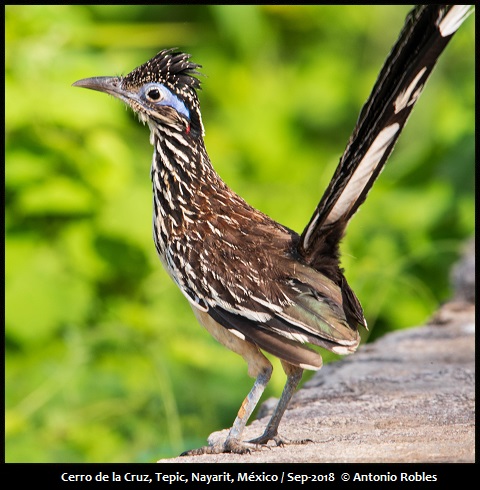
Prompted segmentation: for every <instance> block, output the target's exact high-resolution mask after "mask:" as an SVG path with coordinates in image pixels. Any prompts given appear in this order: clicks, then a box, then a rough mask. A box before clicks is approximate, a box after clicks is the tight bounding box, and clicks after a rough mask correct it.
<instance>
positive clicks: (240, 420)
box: [223, 367, 272, 454]
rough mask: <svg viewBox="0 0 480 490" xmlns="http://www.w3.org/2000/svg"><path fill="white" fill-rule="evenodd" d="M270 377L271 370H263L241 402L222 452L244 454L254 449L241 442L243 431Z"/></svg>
mask: <svg viewBox="0 0 480 490" xmlns="http://www.w3.org/2000/svg"><path fill="white" fill-rule="evenodd" d="M271 375H272V368H271V367H270V368H269V369H265V370H263V371H262V372H261V373H260V374H259V375H258V376H257V379H256V380H255V383H254V384H253V387H252V389H251V390H250V393H249V394H248V395H247V396H246V397H245V400H243V402H242V405H241V407H240V409H239V411H238V414H237V418H236V419H235V422H233V425H232V428H231V429H230V432H229V434H228V437H227V439H226V440H225V443H224V445H223V447H224V450H225V451H227V452H232V453H240V454H243V453H246V452H250V450H251V449H256V445H255V444H250V443H245V442H242V441H241V439H240V438H241V437H242V433H243V429H245V425H246V424H247V422H248V419H249V418H250V416H251V415H252V412H253V410H254V409H255V407H256V406H257V404H258V401H259V400H260V397H261V396H262V394H263V392H264V391H265V387H266V386H267V384H268V382H269V381H270V377H271Z"/></svg>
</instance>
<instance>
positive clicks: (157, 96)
mask: <svg viewBox="0 0 480 490" xmlns="http://www.w3.org/2000/svg"><path fill="white" fill-rule="evenodd" d="M146 95H147V98H148V99H149V100H151V101H152V102H158V101H159V100H162V99H163V97H162V92H161V91H160V90H159V89H158V88H156V87H152V88H150V89H149V90H148V92H147V94H146Z"/></svg>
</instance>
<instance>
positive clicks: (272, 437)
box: [248, 431, 313, 447]
mask: <svg viewBox="0 0 480 490" xmlns="http://www.w3.org/2000/svg"><path fill="white" fill-rule="evenodd" d="M268 441H273V442H274V443H275V444H276V445H277V446H280V447H283V446H289V445H293V444H308V443H310V442H313V441H312V440H311V439H287V438H286V437H282V436H279V435H278V434H270V433H269V432H268V431H265V432H264V433H263V435H261V436H260V437H257V438H256V439H252V440H251V441H248V442H249V443H250V444H256V445H260V446H264V447H265V446H267V444H268ZM267 447H268V446H267Z"/></svg>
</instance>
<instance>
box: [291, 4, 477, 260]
mask: <svg viewBox="0 0 480 490" xmlns="http://www.w3.org/2000/svg"><path fill="white" fill-rule="evenodd" d="M471 12H472V8H471V6H469V5H454V6H452V5H450V6H449V5H420V6H417V7H416V8H414V9H413V10H412V11H411V12H410V13H409V14H408V16H407V18H406V20H405V26H404V28H403V30H402V32H401V33H400V37H399V39H398V41H397V42H396V44H395V46H394V47H393V49H392V51H391V53H390V54H389V56H388V58H387V60H386V62H385V64H384V66H383V68H382V70H381V72H380V75H379V77H378V79H377V82H376V83H375V86H374V87H373V90H372V93H371V94H370V97H369V99H368V100H367V102H366V104H365V105H364V106H363V108H362V111H361V113H360V116H359V118H358V121H357V124H356V126H355V129H354V130H353V133H352V135H351V137H350V140H349V142H348V144H347V147H346V149H345V152H344V153H343V155H342V157H341V159H340V163H339V164H338V167H337V169H336V171H335V173H334V175H333V178H332V180H331V182H330V184H329V186H328V188H327V190H326V191H325V193H324V195H323V197H322V199H321V200H320V203H319V204H318V206H317V209H316V210H315V213H314V214H313V216H312V218H311V220H310V222H309V224H308V225H307V227H306V228H305V230H304V231H303V233H302V236H301V239H300V241H299V245H298V249H299V252H300V254H301V255H302V256H303V257H304V258H305V259H306V261H307V262H308V263H310V264H312V265H313V266H315V265H316V264H315V263H316V262H317V261H318V262H319V263H321V260H322V257H325V256H329V255H330V254H332V255H334V256H336V254H337V253H338V243H339V241H340V239H341V238H342V236H343V233H344V231H345V227H346V225H347V223H348V221H349V220H350V218H351V217H352V216H353V214H354V213H355V212H356V211H357V209H358V207H359V206H360V205H361V204H362V203H363V201H364V200H365V198H366V197H367V194H368V192H369V190H370V189H371V187H372V185H373V183H374V182H375V180H376V178H377V177H378V175H379V174H380V172H381V171H382V169H383V167H384V165H385V163H386V161H387V159H388V157H389V156H390V153H391V152H392V150H393V147H394V145H395V143H396V141H397V139H398V137H399V136H400V133H401V132H402V129H403V127H404V126H405V123H406V122H407V119H408V116H409V115H410V113H411V111H412V109H413V107H414V105H415V103H416V101H417V100H418V98H419V96H420V93H421V91H422V89H423V86H424V85H425V82H426V81H427V78H428V77H429V75H430V73H431V72H432V70H433V68H434V66H435V63H436V62H437V60H438V58H439V57H440V55H441V54H442V52H443V50H444V49H445V47H446V45H447V44H448V42H449V41H450V39H451V38H452V36H453V35H454V34H455V32H456V31H457V29H458V28H459V27H460V25H461V24H462V23H463V21H464V20H465V19H466V18H467V17H468V15H469V14H470V13H471Z"/></svg>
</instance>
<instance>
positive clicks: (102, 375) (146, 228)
mask: <svg viewBox="0 0 480 490" xmlns="http://www.w3.org/2000/svg"><path fill="white" fill-rule="evenodd" d="M407 12H408V7H406V6H402V7H399V6H397V7H391V6H390V7H389V6H373V7H372V6H368V7H359V6H329V7H325V6H320V7H317V6H276V5H269V6H182V5H178V6H145V5H136V6H7V7H6V52H5V58H6V78H5V83H6V167H5V171H6V190H5V203H6V460H7V461H10V462H13V461H15V462H44V461H45V462H46V461H48V462H52V461H56V462H75V461H77V462H96V461H104V462H107V461H155V460H156V459H158V458H160V457H167V456H172V455H176V454H178V453H179V452H180V451H181V450H185V449H189V448H192V447H194V446H198V445H201V444H204V442H205V438H206V436H207V435H208V434H209V433H210V432H211V431H213V430H216V429H220V428H223V427H228V426H229V425H230V424H231V422H232V420H233V419H234V417H235V415H236V411H237V409H238V407H239V405H240V403H241V400H242V399H243V397H244V396H245V394H246V393H247V391H248V390H249V389H250V386H251V384H252V380H251V379H250V378H248V376H247V374H246V366H245V364H244V361H243V360H242V359H241V358H240V357H238V356H236V355H234V354H232V353H230V352H228V351H227V350H226V349H225V348H223V347H222V346H220V345H219V344H217V343H216V342H215V341H214V340H213V339H212V338H210V336H209V335H208V334H206V332H204V331H203V329H202V328H201V327H199V326H198V324H197V323H196V321H195V319H194V317H193V315H192V312H191V311H190V308H189V307H188V305H187V302H186V301H185V299H184V298H183V296H182V295H181V294H180V292H179V291H178V290H177V289H176V287H175V286H174V285H173V283H172V282H171V281H170V279H169V278H168V277H167V275H166V274H165V273H164V271H163V270H162V269H161V266H160V263H159V261H158V259H157V257H156V254H155V248H154V246H153V243H152V239H151V195H150V193H151V191H150V183H149V165H150V160H151V152H152V149H151V147H150V145H149V143H148V131H147V129H146V128H144V127H142V126H141V125H139V124H138V121H137V120H136V118H135V117H134V116H133V115H132V113H131V112H130V111H126V110H125V108H124V107H123V106H122V105H121V104H120V103H118V102H117V101H114V100H113V99H111V98H108V97H105V96H104V95H102V94H98V93H93V92H87V91H84V90H78V89H75V88H72V87H71V84H72V82H74V81H75V80H77V79H79V78H84V77H89V76H96V75H116V74H119V73H127V72H128V71H130V70H131V69H133V68H134V67H135V66H138V65H139V64H141V63H143V62H144V61H146V60H147V59H148V58H150V57H151V56H152V55H153V54H155V53H156V52H157V51H159V50H160V49H162V48H165V47H172V46H179V47H180V48H181V49H184V50H186V51H187V52H190V53H192V54H193V55H194V56H193V59H194V61H197V62H199V63H201V64H203V67H204V68H203V72H204V74H205V75H206V77H204V78H203V79H202V80H203V90H202V92H201V93H200V98H201V101H202V111H203V117H204V123H205V126H206V145H207V148H208V150H209V153H210V156H211V158H212V161H213V163H214V165H215V167H216V169H217V170H218V172H219V173H220V175H222V177H223V178H224V179H225V180H226V181H227V183H228V184H229V185H230V186H231V187H233V189H234V190H235V191H237V192H238V193H240V194H241V195H242V196H244V197H245V198H246V199H247V200H248V201H249V202H250V203H252V204H253V205H254V206H256V207H257V208H259V209H261V210H262V211H264V212H266V213H267V214H270V215H271V216H272V217H273V218H275V219H277V220H278V221H281V222H282V223H284V224H285V225H287V226H289V227H291V228H293V229H296V230H297V231H301V230H302V229H303V226H304V225H305V224H306V223H307V221H308V220H309V218H310V215H311V213H312V212H313V209H314V207H315V205H316V203H317V202H318V199H319V198H320V196H321V194H322V191H323V189H324V188H325V187H326V185H327V183H328V180H329V178H330V176H331V175H332V173H333V170H334V168H335V166H336V164H337V162H338V159H339V156H340V154H341V152H342V151H343V148H344V147H345V144H346V141H347V140H348V137H349V134H350V131H351V130H352V128H353V125H354V123H355V120H356V117H357V115H358V113H359V110H360V108H361V105H362V104H363V102H364V101H365V100H366V97H367V95H368V93H369V91H370V89H371V87H372V86H373V83H374V80H375V77H376V75H377V73H378V71H379V69H380V66H381V64H382V63H383V61H384V59H385V57H386V55H387V53H388V51H389V49H390V47H391V45H392V44H393V42H394V41H395V39H396V37H397V35H398V33H399V32H400V28H401V26H402V25H403V19H404V17H405V15H406V13H407ZM473 127H474V22H473V16H472V18H470V19H468V21H467V22H466V24H465V25H464V26H463V27H462V28H461V29H460V31H459V32H458V34H457V35H456V36H455V38H454V39H453V41H452V43H451V45H450V46H448V48H447V50H446V52H445V54H444V56H443V57H442V59H441V60H440V62H439V64H438V66H437V68H436V70H435V72H434V74H433V76H432V79H431V80H430V81H429V83H428V84H427V87H426V90H425V92H424V94H423V95H422V97H421V99H420V101H419V103H418V107H417V108H416V110H415V111H414V114H413V116H412V118H411V121H410V122H409V124H408V125H407V128H406V130H405V132H404V134H403V135H402V137H401V138H400V142H399V144H398V145H397V148H396V150H395V151H394V154H393V156H392V158H391V161H390V163H389V165H387V169H386V170H385V172H384V174H383V175H382V176H381V178H380V179H379V181H378V183H377V184H376V186H375V188H374V190H373V191H372V192H371V194H370V196H369V199H367V202H366V203H365V205H364V206H363V207H362V209H361V211H360V212H359V213H358V215H357V216H356V217H355V218H354V220H353V221H352V224H351V226H350V228H349V230H348V234H347V236H346V238H345V240H344V243H343V246H342V250H343V257H344V258H343V265H344V267H345V269H346V274H347V277H348V278H349V281H350V283H351V285H352V286H353V288H354V289H355V291H356V292H357V294H358V296H359V298H361V300H362V303H363V306H364V309H365V312H366V316H367V320H368V322H369V325H370V327H371V332H373V333H372V334H371V337H370V338H373V337H374V336H378V335H381V334H383V333H385V332H386V331H388V330H392V329H397V328H403V327H409V326H412V325H416V324H420V323H421V322H423V321H424V320H425V319H426V318H428V316H429V315H430V314H431V312H432V311H433V310H434V309H435V308H436V306H437V305H438V304H439V303H440V302H441V301H443V300H445V299H447V298H448V297H449V294H450V291H449V285H448V274H449V269H450V267H451V264H452V262H453V261H454V260H455V259H456V257H457V255H458V252H459V250H460V246H461V244H462V242H463V241H464V240H465V239H466V238H467V237H469V236H470V235H471V234H473V229H474V164H473V162H474V137H473ZM326 358H327V359H331V358H332V356H331V355H329V354H328V353H327V354H326ZM275 367H276V368H279V364H278V362H276V361H275ZM283 382H284V376H283V373H282V372H281V369H276V374H275V376H274V378H273V381H272V383H271V386H270V387H269V388H268V390H267V395H269V396H272V395H275V396H278V395H279V393H280V390H281V387H282V385H283Z"/></svg>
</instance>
